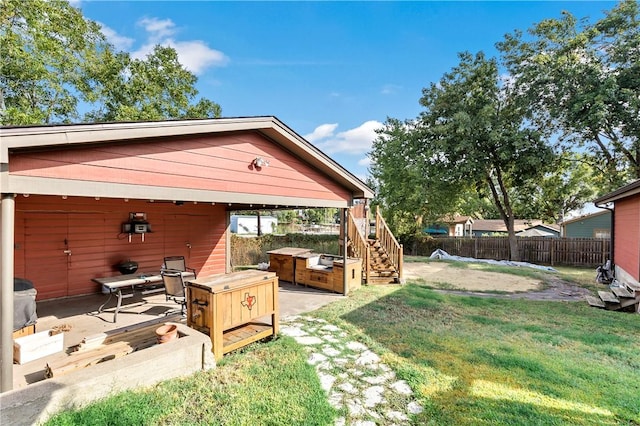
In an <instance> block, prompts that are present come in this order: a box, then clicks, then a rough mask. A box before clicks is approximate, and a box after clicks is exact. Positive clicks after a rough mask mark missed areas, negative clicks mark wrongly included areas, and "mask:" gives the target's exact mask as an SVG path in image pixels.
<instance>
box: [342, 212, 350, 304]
mask: <svg viewBox="0 0 640 426" xmlns="http://www.w3.org/2000/svg"><path fill="white" fill-rule="evenodd" d="M341 216H342V219H341V220H340V226H342V248H343V250H342V289H343V290H342V294H344V295H345V296H346V295H347V294H348V293H349V289H348V288H347V285H348V283H349V281H348V280H347V269H348V268H347V240H348V237H349V236H348V235H347V232H348V231H347V226H348V225H347V220H348V219H349V216H348V210H347V209H342V215H341Z"/></svg>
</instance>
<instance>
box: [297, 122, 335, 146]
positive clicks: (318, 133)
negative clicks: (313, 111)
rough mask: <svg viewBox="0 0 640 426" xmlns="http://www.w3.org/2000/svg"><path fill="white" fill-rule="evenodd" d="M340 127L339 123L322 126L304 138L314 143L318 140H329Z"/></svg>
mask: <svg viewBox="0 0 640 426" xmlns="http://www.w3.org/2000/svg"><path fill="white" fill-rule="evenodd" d="M337 127H338V123H335V124H321V125H319V126H318V127H316V128H315V129H314V130H313V132H312V133H309V134H308V135H304V136H303V137H304V138H305V139H306V140H308V141H309V142H311V143H313V142H315V141H317V140H321V139H324V138H328V137H330V136H333V131H334V130H336V128H337Z"/></svg>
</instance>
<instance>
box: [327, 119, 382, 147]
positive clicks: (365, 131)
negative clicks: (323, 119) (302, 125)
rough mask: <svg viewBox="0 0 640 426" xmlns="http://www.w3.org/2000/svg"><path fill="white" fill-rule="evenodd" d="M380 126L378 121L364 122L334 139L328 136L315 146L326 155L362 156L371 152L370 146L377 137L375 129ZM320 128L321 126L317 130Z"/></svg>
mask: <svg viewBox="0 0 640 426" xmlns="http://www.w3.org/2000/svg"><path fill="white" fill-rule="evenodd" d="M382 126H383V124H382V123H380V122H379V121H375V120H370V121H366V122H364V123H362V124H361V125H360V126H358V127H356V128H354V129H350V130H346V131H344V132H340V133H338V134H337V135H335V137H333V135H329V136H328V137H326V138H323V139H320V140H318V141H317V143H316V146H317V147H318V148H319V149H321V150H322V151H324V152H325V153H327V154H333V153H337V152H344V153H348V154H362V153H365V152H368V151H370V150H371V144H372V143H373V141H374V140H375V139H376V138H377V137H378V134H377V133H376V129H379V128H381V127H382ZM320 127H322V126H319V127H318V128H320ZM316 129H317V128H316Z"/></svg>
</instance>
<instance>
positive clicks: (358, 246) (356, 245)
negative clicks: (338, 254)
mask: <svg viewBox="0 0 640 426" xmlns="http://www.w3.org/2000/svg"><path fill="white" fill-rule="evenodd" d="M347 238H348V240H347V241H348V244H349V248H350V249H351V256H353V257H358V258H360V259H362V268H363V271H362V272H363V274H364V278H365V282H366V283H368V282H369V276H370V272H371V264H370V263H371V262H370V259H369V256H370V254H369V245H368V244H367V239H366V237H365V236H364V235H362V233H361V232H360V228H359V227H358V225H357V224H356V221H355V220H354V218H353V216H352V214H351V211H350V210H347ZM345 252H346V253H347V254H348V253H349V251H345Z"/></svg>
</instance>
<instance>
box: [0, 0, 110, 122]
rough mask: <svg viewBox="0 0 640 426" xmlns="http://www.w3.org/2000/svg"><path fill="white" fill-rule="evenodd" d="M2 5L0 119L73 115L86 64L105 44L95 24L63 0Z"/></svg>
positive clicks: (12, 1) (62, 118) (15, 0)
mask: <svg viewBox="0 0 640 426" xmlns="http://www.w3.org/2000/svg"><path fill="white" fill-rule="evenodd" d="M1 8H2V13H0V58H2V61H0V114H1V115H0V123H1V124H15V125H22V124H44V123H53V122H70V121H74V120H76V119H77V118H78V112H77V107H78V101H79V97H80V96H82V93H81V87H82V84H81V82H82V80H83V79H84V78H85V65H86V64H91V63H94V62H95V61H96V58H97V55H98V52H100V51H101V50H102V49H106V48H107V44H106V41H105V39H104V36H103V35H102V33H101V32H100V28H99V26H98V25H97V24H96V23H94V22H91V21H88V20H86V19H84V18H83V16H82V14H81V13H80V11H79V10H78V9H76V8H74V7H71V6H70V5H69V3H68V2H67V1H60V0H52V1H44V0H33V1H20V0H4V1H3V2H2V6H1ZM79 92H80V93H79Z"/></svg>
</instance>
